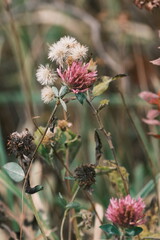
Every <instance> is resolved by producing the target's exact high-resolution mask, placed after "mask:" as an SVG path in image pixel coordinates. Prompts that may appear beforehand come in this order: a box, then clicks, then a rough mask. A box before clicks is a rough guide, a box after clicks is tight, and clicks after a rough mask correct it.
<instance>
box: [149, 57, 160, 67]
mask: <svg viewBox="0 0 160 240" xmlns="http://www.w3.org/2000/svg"><path fill="white" fill-rule="evenodd" d="M150 62H151V63H152V64H154V65H158V66H160V58H158V59H155V60H153V61H150Z"/></svg>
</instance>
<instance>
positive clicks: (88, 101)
mask: <svg viewBox="0 0 160 240" xmlns="http://www.w3.org/2000/svg"><path fill="white" fill-rule="evenodd" d="M86 101H87V103H88V104H89V106H90V107H91V109H92V111H93V113H94V115H95V117H96V120H97V123H98V125H99V128H100V131H101V132H102V133H103V134H104V136H105V138H106V140H107V142H108V145H109V148H110V150H111V151H112V154H113V157H114V160H115V163H116V165H117V171H118V173H119V175H120V177H121V179H122V182H123V185H124V189H125V192H126V194H129V190H128V186H127V183H126V181H125V179H124V177H123V174H122V172H121V169H120V166H119V162H118V160H117V156H116V152H115V149H114V146H113V143H112V139H111V134H110V133H109V132H107V131H106V130H105V128H104V125H103V123H102V121H101V118H100V116H99V112H98V111H97V110H96V108H95V107H94V106H93V104H92V102H91V101H90V100H88V99H86Z"/></svg>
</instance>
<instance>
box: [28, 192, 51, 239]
mask: <svg viewBox="0 0 160 240" xmlns="http://www.w3.org/2000/svg"><path fill="white" fill-rule="evenodd" d="M28 199H29V202H30V204H31V207H32V210H33V212H34V216H35V218H36V220H37V223H38V226H39V228H40V230H41V233H42V236H43V238H44V240H48V238H47V237H46V234H45V231H44V229H43V223H42V221H41V219H40V217H39V214H38V212H37V209H36V207H35V205H34V202H33V199H32V196H31V195H28Z"/></svg>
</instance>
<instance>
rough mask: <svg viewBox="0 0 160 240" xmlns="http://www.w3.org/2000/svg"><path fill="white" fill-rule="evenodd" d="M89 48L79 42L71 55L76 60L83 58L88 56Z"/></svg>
mask: <svg viewBox="0 0 160 240" xmlns="http://www.w3.org/2000/svg"><path fill="white" fill-rule="evenodd" d="M87 52H88V48H87V47H85V46H84V45H81V44H80V43H77V44H76V46H75V47H74V48H73V49H72V51H71V57H72V59H73V61H74V60H82V58H85V57H86V56H87Z"/></svg>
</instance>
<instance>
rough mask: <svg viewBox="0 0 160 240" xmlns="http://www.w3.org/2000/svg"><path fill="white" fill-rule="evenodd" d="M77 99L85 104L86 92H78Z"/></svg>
mask: <svg viewBox="0 0 160 240" xmlns="http://www.w3.org/2000/svg"><path fill="white" fill-rule="evenodd" d="M75 95H76V98H77V100H78V101H79V102H80V103H81V104H83V102H84V100H85V99H86V95H85V94H84V93H76V94H75Z"/></svg>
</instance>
